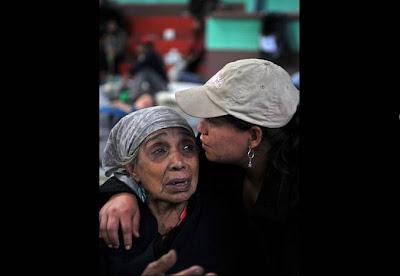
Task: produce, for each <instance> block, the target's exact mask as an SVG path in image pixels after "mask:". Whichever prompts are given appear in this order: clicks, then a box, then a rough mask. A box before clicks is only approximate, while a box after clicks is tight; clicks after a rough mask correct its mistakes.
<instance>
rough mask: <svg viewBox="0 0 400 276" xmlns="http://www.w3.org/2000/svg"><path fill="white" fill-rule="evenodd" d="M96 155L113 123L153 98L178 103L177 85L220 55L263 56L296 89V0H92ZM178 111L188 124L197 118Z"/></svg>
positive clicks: (197, 81)
mask: <svg viewBox="0 0 400 276" xmlns="http://www.w3.org/2000/svg"><path fill="white" fill-rule="evenodd" d="M99 5H100V18H99V48H100V51H99V53H100V57H99V65H100V66H99V69H100V70H99V108H100V143H99V144H100V146H99V169H100V184H101V183H103V182H104V180H105V179H106V177H105V176H104V172H103V170H102V168H101V156H102V151H103V149H104V146H105V142H106V140H107V137H108V134H109V131H110V129H111V128H112V126H113V125H114V124H115V123H116V122H117V121H118V120H119V119H120V118H122V117H123V116H125V115H126V114H128V113H130V112H134V111H135V110H137V109H140V108H144V107H148V106H152V105H167V106H171V107H173V108H175V109H177V110H178V111H179V112H181V111H180V109H179V108H178V107H177V106H176V103H175V97H174V94H175V92H176V91H179V90H182V89H185V88H189V87H193V86H198V85H201V84H203V83H205V82H206V81H207V80H208V79H209V78H210V77H212V76H213V75H214V74H215V73H216V72H217V71H218V70H220V69H221V68H222V67H223V66H224V65H225V64H226V63H228V62H231V61H235V60H238V59H243V58H262V59H268V60H271V61H273V62H275V63H277V64H278V65H280V66H282V67H283V68H284V69H286V71H287V72H288V73H289V74H290V75H291V76H292V80H293V83H294V84H295V85H296V86H297V87H298V88H299V89H300V72H299V50H300V49H299V40H300V26H299V0H258V1H257V0H218V1H215V0H208V1H207V0H202V1H199V0H197V1H191V0H159V1H156V0H99ZM181 113H182V115H184V116H185V117H186V118H187V119H188V121H189V123H190V124H191V126H192V127H193V130H194V131H195V132H196V126H197V123H198V122H199V119H197V118H192V117H190V116H187V115H186V114H184V113H183V112H181Z"/></svg>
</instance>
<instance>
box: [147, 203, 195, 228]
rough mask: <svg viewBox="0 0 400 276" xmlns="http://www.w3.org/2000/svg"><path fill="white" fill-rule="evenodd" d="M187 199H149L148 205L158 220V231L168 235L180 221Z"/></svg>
mask: <svg viewBox="0 0 400 276" xmlns="http://www.w3.org/2000/svg"><path fill="white" fill-rule="evenodd" d="M187 203H188V202H187V201H183V202H180V203H170V202H166V201H159V200H151V199H150V200H149V201H148V203H147V206H148V207H149V209H150V211H151V213H152V214H153V216H154V217H155V218H156V220H157V224H158V233H160V235H161V236H164V235H166V234H167V233H168V232H169V231H171V229H172V228H174V227H176V226H177V225H178V223H179V219H180V216H181V214H182V212H183V210H184V209H185V207H186V205H187Z"/></svg>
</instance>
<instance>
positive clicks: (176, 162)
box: [170, 150, 185, 169]
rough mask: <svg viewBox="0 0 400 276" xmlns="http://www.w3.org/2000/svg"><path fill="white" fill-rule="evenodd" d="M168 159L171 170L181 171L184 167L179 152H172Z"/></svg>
mask: <svg viewBox="0 0 400 276" xmlns="http://www.w3.org/2000/svg"><path fill="white" fill-rule="evenodd" d="M170 158H171V159H170V160H171V167H172V168H173V169H182V168H183V167H184V166H185V164H184V162H183V155H182V153H181V152H180V151H179V150H174V151H172V153H171V155H170Z"/></svg>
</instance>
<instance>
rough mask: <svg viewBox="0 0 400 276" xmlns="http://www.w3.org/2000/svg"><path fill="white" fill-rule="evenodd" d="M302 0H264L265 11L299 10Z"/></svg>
mask: <svg viewBox="0 0 400 276" xmlns="http://www.w3.org/2000/svg"><path fill="white" fill-rule="evenodd" d="M299 4H300V0H264V1H263V11H266V12H299Z"/></svg>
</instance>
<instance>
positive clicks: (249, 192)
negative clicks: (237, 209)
mask: <svg viewBox="0 0 400 276" xmlns="http://www.w3.org/2000/svg"><path fill="white" fill-rule="evenodd" d="M255 159H256V158H255ZM266 166H267V160H266V158H265V155H259V156H258V158H257V159H256V160H253V166H252V167H251V168H246V169H245V176H244V183H243V192H242V195H243V197H242V199H243V204H244V206H245V207H246V208H247V209H249V208H251V207H253V206H254V204H255V203H256V201H257V198H258V195H259V193H260V190H261V187H262V185H263V183H264V176H265V169H266Z"/></svg>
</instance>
